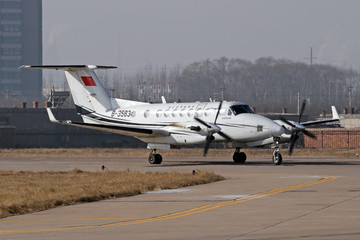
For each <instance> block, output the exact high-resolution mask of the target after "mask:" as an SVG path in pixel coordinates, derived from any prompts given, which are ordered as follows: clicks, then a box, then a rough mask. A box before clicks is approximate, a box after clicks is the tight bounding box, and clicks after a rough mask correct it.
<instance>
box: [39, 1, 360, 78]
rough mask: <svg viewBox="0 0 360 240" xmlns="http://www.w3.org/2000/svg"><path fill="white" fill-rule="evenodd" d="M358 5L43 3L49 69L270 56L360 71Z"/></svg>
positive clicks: (214, 2) (302, 3) (123, 66)
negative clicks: (65, 65) (57, 66)
mask: <svg viewBox="0 0 360 240" xmlns="http://www.w3.org/2000/svg"><path fill="white" fill-rule="evenodd" d="M359 11H360V1H359V0H176V1H175V0H61V1H59V0H44V1H43V43H44V64H99V65H116V66H118V67H120V68H123V69H124V70H125V69H127V70H129V71H131V69H136V68H137V67H143V66H144V65H145V64H147V63H152V64H153V65H158V66H161V65H163V64H167V65H168V66H173V65H175V64H181V65H182V66H185V65H186V64H188V63H191V62H194V61H198V60H203V59H208V58H209V59H214V58H219V57H222V56H226V57H228V58H243V59H247V60H251V61H253V60H256V59H258V58H259V57H264V56H272V57H275V58H287V59H291V60H295V61H307V62H309V60H306V58H309V57H310V47H313V55H314V57H316V59H314V63H327V64H334V65H339V66H346V67H352V68H355V69H360V27H359V23H360V14H359Z"/></svg>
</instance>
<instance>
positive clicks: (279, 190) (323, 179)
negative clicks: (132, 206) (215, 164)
mask: <svg viewBox="0 0 360 240" xmlns="http://www.w3.org/2000/svg"><path fill="white" fill-rule="evenodd" d="M333 180H336V177H332V176H320V179H317V180H314V181H310V182H306V183H300V184H296V185H292V186H288V187H283V188H277V189H274V190H269V191H266V192H261V193H257V194H253V195H249V196H246V197H242V198H237V199H233V200H226V201H222V202H217V203H212V204H207V205H203V206H200V207H196V208H192V209H188V210H184V211H179V212H175V213H170V214H165V215H162V216H158V217H147V218H139V219H129V218H128V220H127V221H121V222H115V223H107V224H99V225H86V226H68V227H57V228H43V229H22V230H21V229H19V230H0V234H21V233H36V232H55V231H64V230H77V229H92V228H104V227H113V226H128V225H134V224H141V223H150V222H157V221H164V220H170V219H176V218H182V217H186V216H189V215H193V214H197V213H202V212H207V211H211V210H214V209H217V208H220V207H224V206H228V205H233V204H238V203H243V202H247V201H251V200H255V199H259V198H263V197H266V196H270V195H274V194H279V193H283V192H287V191H291V190H294V189H299V188H305V187H309V186H312V185H316V184H320V183H325V182H329V181H333ZM103 219H113V218H89V219H86V218H82V220H103ZM114 219H116V218H114ZM117 219H121V218H117ZM45 220H46V221H51V220H50V219H45ZM53 220H64V219H53ZM65 220H67V219H65ZM33 221H36V219H34V220H33Z"/></svg>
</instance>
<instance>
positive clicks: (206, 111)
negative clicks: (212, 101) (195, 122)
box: [205, 108, 213, 116]
mask: <svg viewBox="0 0 360 240" xmlns="http://www.w3.org/2000/svg"><path fill="white" fill-rule="evenodd" d="M212 111H213V109H211V108H207V109H206V110H205V116H209V115H210V114H211V112H212Z"/></svg>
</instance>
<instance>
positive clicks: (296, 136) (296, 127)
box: [280, 100, 316, 155]
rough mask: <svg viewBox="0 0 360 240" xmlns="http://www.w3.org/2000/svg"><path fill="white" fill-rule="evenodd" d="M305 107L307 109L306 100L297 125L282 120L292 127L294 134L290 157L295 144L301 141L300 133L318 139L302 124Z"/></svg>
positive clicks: (291, 138) (291, 140)
mask: <svg viewBox="0 0 360 240" xmlns="http://www.w3.org/2000/svg"><path fill="white" fill-rule="evenodd" d="M305 107H306V100H304V101H303V103H302V106H301V111H300V115H299V121H298V122H297V123H292V122H290V121H288V120H286V119H285V118H283V117H281V118H280V119H281V121H283V122H285V123H286V124H288V125H290V126H291V127H292V132H291V137H290V146H289V155H291V154H292V152H293V150H294V146H295V143H296V141H297V140H298V139H299V132H302V133H303V134H305V135H306V136H308V137H310V138H316V136H315V135H314V134H312V133H310V132H309V131H307V130H306V129H305V128H306V127H305V126H304V125H302V124H301V123H300V122H301V117H302V115H303V113H304V111H305Z"/></svg>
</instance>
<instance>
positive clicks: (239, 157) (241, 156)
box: [233, 151, 246, 163]
mask: <svg viewBox="0 0 360 240" xmlns="http://www.w3.org/2000/svg"><path fill="white" fill-rule="evenodd" d="M233 160H234V162H235V163H245V161H246V154H245V153H244V152H237V151H236V152H234V155H233Z"/></svg>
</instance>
